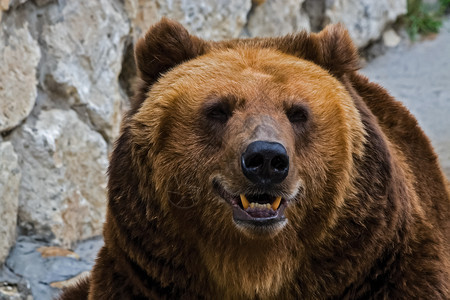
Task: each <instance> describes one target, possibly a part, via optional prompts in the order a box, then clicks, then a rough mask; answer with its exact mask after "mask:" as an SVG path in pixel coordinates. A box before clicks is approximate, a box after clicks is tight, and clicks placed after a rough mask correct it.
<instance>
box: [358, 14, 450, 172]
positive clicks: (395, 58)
mask: <svg viewBox="0 0 450 300" xmlns="http://www.w3.org/2000/svg"><path fill="white" fill-rule="evenodd" d="M362 73H364V74H365V75H366V76H368V77H369V78H370V79H371V80H372V81H375V82H378V83H380V84H381V85H382V86H384V87H385V88H386V89H387V90H388V91H389V92H390V93H391V95H393V96H394V97H396V98H397V99H398V100H400V101H402V102H403V103H404V104H405V105H406V106H407V107H408V108H409V110H410V111H411V112H412V113H413V114H414V115H415V116H416V118H417V119H418V121H419V124H420V126H421V127H422V128H423V129H424V131H425V133H426V134H427V135H428V136H429V137H430V139H431V141H432V144H433V146H434V148H435V150H436V152H438V154H439V157H440V161H441V165H442V167H443V169H444V172H445V173H446V175H447V178H449V179H450V17H449V18H447V19H446V21H445V22H444V26H443V28H442V29H441V32H440V34H438V35H437V37H436V38H435V39H433V40H427V41H423V42H420V43H415V44H412V45H404V44H403V45H400V46H399V47H398V48H395V49H391V50H389V51H388V52H387V53H386V54H385V55H383V56H380V57H377V58H376V59H374V60H373V61H371V62H370V63H369V64H368V65H367V66H366V67H365V68H364V69H363V70H362Z"/></svg>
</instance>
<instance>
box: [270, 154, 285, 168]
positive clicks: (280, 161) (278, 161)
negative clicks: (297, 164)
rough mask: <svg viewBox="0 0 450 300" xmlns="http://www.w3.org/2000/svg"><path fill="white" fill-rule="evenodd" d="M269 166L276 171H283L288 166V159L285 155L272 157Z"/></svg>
mask: <svg viewBox="0 0 450 300" xmlns="http://www.w3.org/2000/svg"><path fill="white" fill-rule="evenodd" d="M270 166H271V167H272V169H274V170H276V171H284V170H286V168H287V167H288V166H289V160H288V159H287V157H286V156H282V155H278V156H275V157H274V158H273V159H272V161H271V162H270Z"/></svg>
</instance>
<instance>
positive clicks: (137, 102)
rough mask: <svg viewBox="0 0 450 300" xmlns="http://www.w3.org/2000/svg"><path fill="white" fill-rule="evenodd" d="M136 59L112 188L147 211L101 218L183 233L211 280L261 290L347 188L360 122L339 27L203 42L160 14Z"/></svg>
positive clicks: (317, 234)
mask: <svg viewBox="0 0 450 300" xmlns="http://www.w3.org/2000/svg"><path fill="white" fill-rule="evenodd" d="M135 58H136V63H137V67H138V73H139V77H140V82H139V86H138V88H137V93H136V95H135V97H134V99H133V101H132V105H131V109H130V111H129V113H128V115H127V116H126V117H125V118H124V121H123V125H122V136H121V138H120V139H119V140H118V142H117V145H116V149H115V152H114V154H113V156H112V160H111V167H110V171H109V172H110V182H109V193H110V206H111V205H113V204H114V203H116V202H120V201H128V204H127V205H128V207H129V210H130V211H136V214H137V213H138V212H139V214H141V215H142V216H145V219H143V220H142V219H140V220H134V219H133V216H129V215H130V213H129V212H127V213H125V212H122V211H115V212H114V209H111V210H110V212H109V214H114V213H116V214H117V215H122V216H123V218H125V219H126V220H127V221H126V222H127V223H128V224H133V225H132V226H134V227H135V228H136V227H138V228H141V231H146V230H147V229H144V228H147V227H146V226H147V225H146V223H148V224H150V223H151V224H154V225H152V226H153V227H155V228H158V229H157V230H156V229H155V230H156V231H158V232H161V233H162V232H164V234H166V235H167V236H173V237H175V238H174V239H176V237H178V238H179V239H186V240H188V239H189V240H190V241H192V242H190V243H191V244H194V245H193V246H192V247H194V248H196V249H197V250H198V251H199V253H200V254H199V256H200V259H201V260H203V261H204V262H205V264H207V265H208V268H209V271H210V273H211V274H212V276H213V277H214V278H216V280H217V281H218V282H220V283H219V285H223V286H231V284H236V285H239V284H242V285H248V286H250V287H249V288H248V291H249V292H248V293H247V294H248V295H251V293H252V291H253V292H254V291H259V292H261V291H266V293H267V294H270V290H276V289H277V286H280V285H281V282H280V280H289V279H288V278H289V276H286V275H283V276H282V277H283V278H282V279H281V275H280V276H278V275H276V274H277V272H278V273H284V274H287V273H289V274H290V273H292V272H291V271H292V270H293V269H295V268H296V266H297V264H298V262H297V261H300V260H298V259H296V257H299V256H301V255H302V251H304V248H305V247H306V245H308V243H312V241H314V242H318V241H320V240H321V239H323V238H324V236H325V235H326V234H327V228H330V227H331V226H333V222H335V221H336V215H337V214H338V211H339V208H340V206H341V205H342V203H343V199H344V196H345V195H346V194H348V193H351V190H352V184H351V182H352V178H351V177H352V174H355V172H353V168H354V162H353V161H354V157H357V156H359V155H361V153H362V151H363V150H362V145H363V141H364V129H363V125H362V122H361V118H360V115H359V112H358V110H357V109H356V107H355V104H354V100H353V98H352V96H351V95H350V92H349V89H348V87H347V86H346V84H345V78H346V74H348V73H350V72H353V71H355V70H356V69H357V68H358V57H357V53H356V49H355V47H354V46H353V44H352V42H351V40H350V38H349V36H348V33H347V32H346V31H345V30H344V29H343V28H342V27H341V26H339V25H334V26H329V27H327V28H326V29H325V30H324V31H322V32H321V33H319V34H307V33H305V32H303V33H299V34H297V35H288V36H286V37H281V38H266V39H248V40H231V41H225V42H207V41H204V40H201V39H199V38H197V37H195V36H192V35H190V34H189V33H188V32H187V31H186V30H185V29H184V28H183V27H182V26H181V25H179V24H178V23H175V22H172V21H169V20H167V19H163V20H162V21H161V22H159V23H158V24H156V25H154V26H153V27H152V28H150V30H149V31H148V32H147V34H146V35H145V37H144V38H142V39H141V40H140V41H139V42H138V44H137V46H136V52H135ZM125 199H126V200H125ZM125 214H126V215H127V217H124V216H125ZM136 219H139V218H138V217H137V215H136ZM155 220H157V221H155ZM155 222H156V223H155ZM130 226H131V225H130ZM153 227H152V228H153ZM135 230H136V229H135ZM286 253H289V255H284V254H286ZM246 264H249V266H246ZM258 266H261V267H260V268H258ZM267 269H272V271H273V272H271V275H270V276H269V275H267V273H268V272H267ZM245 270H252V272H254V273H253V274H244V275H243V277H245V278H244V279H243V278H242V277H241V278H239V276H241V275H242V274H241V273H242V272H244V271H245ZM240 272H241V273H240ZM245 272H247V271H245ZM274 274H275V275H274ZM251 277H252V278H251ZM233 280H234V281H233ZM232 281H233V282H232Z"/></svg>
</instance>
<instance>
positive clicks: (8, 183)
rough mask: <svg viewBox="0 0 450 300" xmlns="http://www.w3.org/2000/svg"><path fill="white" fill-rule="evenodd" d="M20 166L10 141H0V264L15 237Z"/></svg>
mask: <svg viewBox="0 0 450 300" xmlns="http://www.w3.org/2000/svg"><path fill="white" fill-rule="evenodd" d="M19 185H20V168H19V165H18V162H17V155H16V153H15V152H14V149H13V146H12V144H11V143H10V142H1V143H0V195H1V196H0V216H1V218H0V265H1V264H2V263H3V261H4V260H5V258H6V256H7V255H8V253H9V249H10V248H11V246H12V245H13V244H14V241H15V239H16V225H17V224H16V223H17V209H18V205H19Z"/></svg>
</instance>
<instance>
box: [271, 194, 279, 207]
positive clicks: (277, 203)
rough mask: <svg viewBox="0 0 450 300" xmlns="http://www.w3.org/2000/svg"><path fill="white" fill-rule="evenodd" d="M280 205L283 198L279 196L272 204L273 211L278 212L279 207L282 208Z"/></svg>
mask: <svg viewBox="0 0 450 300" xmlns="http://www.w3.org/2000/svg"><path fill="white" fill-rule="evenodd" d="M280 203H281V196H278V197H277V198H276V199H275V201H273V203H272V209H273V210H277V209H278V207H280Z"/></svg>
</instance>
